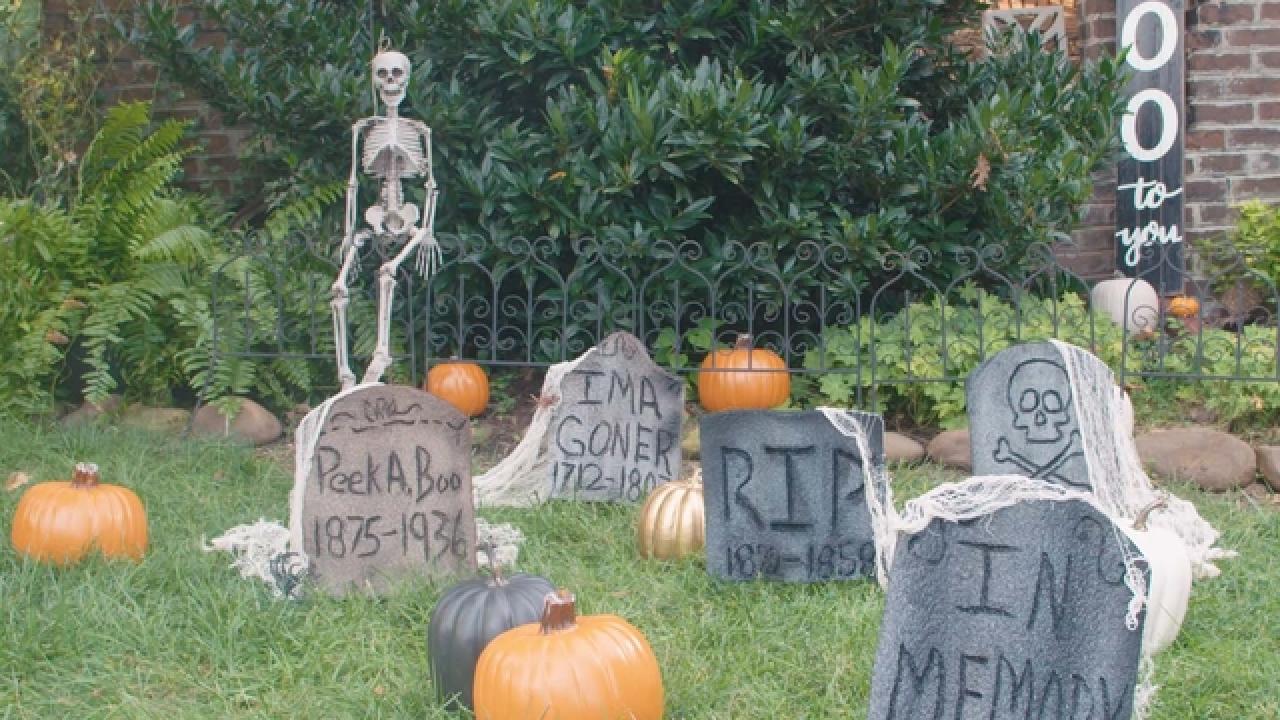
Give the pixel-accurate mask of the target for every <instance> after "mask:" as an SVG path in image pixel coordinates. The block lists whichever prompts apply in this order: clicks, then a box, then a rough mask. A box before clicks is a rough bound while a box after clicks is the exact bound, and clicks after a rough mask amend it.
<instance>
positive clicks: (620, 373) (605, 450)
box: [548, 332, 684, 502]
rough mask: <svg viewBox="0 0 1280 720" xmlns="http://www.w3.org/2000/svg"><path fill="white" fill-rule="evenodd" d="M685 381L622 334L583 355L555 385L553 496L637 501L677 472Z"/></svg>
mask: <svg viewBox="0 0 1280 720" xmlns="http://www.w3.org/2000/svg"><path fill="white" fill-rule="evenodd" d="M683 420H684V381H683V380H681V379H680V378H678V377H676V376H675V375H672V374H671V373H668V372H666V371H664V370H662V368H659V367H658V366H657V365H655V364H654V362H653V361H652V360H650V359H649V353H648V352H647V351H646V350H645V348H644V345H643V344H642V343H641V342H640V341H639V340H638V339H636V338H635V336H633V335H630V334H628V333H625V332H616V333H613V334H612V335H609V336H608V337H606V338H605V339H604V340H603V341H601V342H600V344H599V345H597V346H596V347H594V348H592V349H591V350H589V351H587V355H586V357H584V358H583V359H582V360H581V362H579V363H578V365H577V367H575V368H574V370H573V372H571V373H569V374H568V375H566V376H565V377H564V379H563V380H562V381H561V385H560V399H559V402H558V404H557V405H556V411H555V413H554V415H553V416H552V419H551V437H550V439H549V442H548V445H549V454H550V459H551V496H552V497H556V498H571V499H576V500H593V501H626V502H638V501H640V500H643V499H644V497H645V496H646V495H648V494H649V491H650V490H652V489H653V488H655V487H657V486H658V485H661V484H662V483H665V482H667V481H669V480H673V479H675V478H676V477H677V476H679V474H680V459H681V457H680V425H681V423H682V422H683Z"/></svg>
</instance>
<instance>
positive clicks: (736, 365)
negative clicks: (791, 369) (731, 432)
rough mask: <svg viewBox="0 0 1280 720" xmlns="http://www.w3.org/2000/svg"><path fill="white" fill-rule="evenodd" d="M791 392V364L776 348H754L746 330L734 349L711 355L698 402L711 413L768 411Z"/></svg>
mask: <svg viewBox="0 0 1280 720" xmlns="http://www.w3.org/2000/svg"><path fill="white" fill-rule="evenodd" d="M790 395H791V375H790V374H788V373H787V364H786V363H785V362H783V360H782V358H781V357H778V354H777V353H775V352H773V351H772V350H767V349H765V348H753V347H751V336H750V335H747V334H745V333H743V334H742V335H739V336H738V342H737V344H736V345H734V347H733V348H732V349H723V348H722V349H720V350H716V351H715V352H712V353H711V354H709V355H707V356H706V357H705V358H704V359H703V360H702V369H701V370H700V371H699V372H698V402H700V403H701V404H702V407H703V408H705V409H706V410H708V411H709V412H720V411H721V410H767V409H769V408H773V407H777V406H779V405H781V404H783V403H785V402H786V401H787V397H788V396H790Z"/></svg>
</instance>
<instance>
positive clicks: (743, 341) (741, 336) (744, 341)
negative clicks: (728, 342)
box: [733, 333, 751, 350]
mask: <svg viewBox="0 0 1280 720" xmlns="http://www.w3.org/2000/svg"><path fill="white" fill-rule="evenodd" d="M733 349H734V350H750V349H751V333H738V341H737V342H735V343H734V344H733Z"/></svg>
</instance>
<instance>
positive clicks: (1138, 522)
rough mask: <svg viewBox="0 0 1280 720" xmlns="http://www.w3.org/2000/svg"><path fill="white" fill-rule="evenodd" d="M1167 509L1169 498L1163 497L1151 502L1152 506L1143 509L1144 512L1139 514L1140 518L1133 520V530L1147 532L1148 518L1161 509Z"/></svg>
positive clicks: (1141, 511)
mask: <svg viewBox="0 0 1280 720" xmlns="http://www.w3.org/2000/svg"><path fill="white" fill-rule="evenodd" d="M1167 507H1169V498H1167V497H1165V496H1163V495H1161V496H1160V497H1158V498H1156V499H1155V500H1153V501H1152V502H1151V504H1150V505H1148V506H1146V507H1144V508H1142V510H1140V511H1139V512H1138V516H1137V517H1135V518H1134V519H1133V529H1134V530H1146V529H1147V518H1148V517H1150V516H1151V513H1152V512H1155V511H1156V510H1159V509H1161V508H1167Z"/></svg>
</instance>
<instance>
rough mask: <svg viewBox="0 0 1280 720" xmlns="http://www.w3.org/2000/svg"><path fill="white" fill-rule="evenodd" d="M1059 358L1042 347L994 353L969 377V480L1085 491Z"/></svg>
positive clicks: (1085, 474) (1076, 424)
mask: <svg viewBox="0 0 1280 720" xmlns="http://www.w3.org/2000/svg"><path fill="white" fill-rule="evenodd" d="M1072 395H1073V393H1072V392H1071V382H1070V380H1069V379H1068V376H1067V369H1066V364H1065V363H1064V362H1063V359H1062V354H1061V353H1060V352H1059V351H1058V349H1057V348H1056V347H1055V346H1054V345H1053V344H1052V343H1047V342H1042V343H1028V344H1025V345H1017V346H1014V347H1011V348H1008V349H1006V350H1002V351H1001V352H999V353H997V354H996V355H994V356H993V357H991V358H990V359H988V360H987V361H986V362H984V363H983V364H982V365H980V366H978V368H977V369H975V370H974V371H973V373H972V374H970V375H969V380H968V382H967V383H966V384H965V399H966V401H967V403H968V408H969V433H970V437H969V441H970V443H971V447H972V450H971V452H972V454H973V474H974V475H1026V476H1028V477H1032V478H1036V479H1038V480H1044V481H1046V482H1051V483H1055V484H1058V485H1064V486H1067V487H1071V488H1074V489H1077V490H1091V489H1092V485H1091V483H1090V482H1089V471H1088V466H1087V464H1086V462H1085V456H1084V448H1083V447H1082V445H1081V443H1080V437H1081V435H1080V418H1079V414H1078V412H1077V411H1076V405H1075V402H1076V399H1075V398H1074V397H1073V396H1072Z"/></svg>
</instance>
